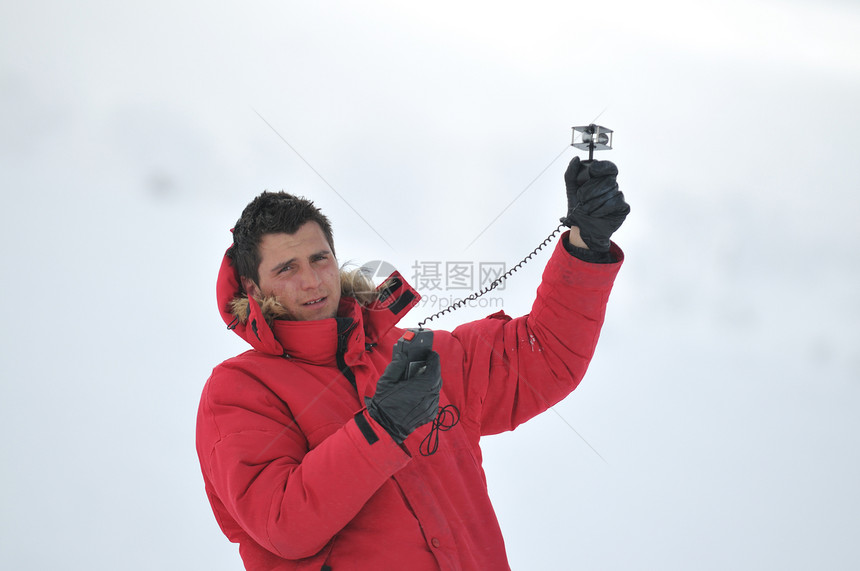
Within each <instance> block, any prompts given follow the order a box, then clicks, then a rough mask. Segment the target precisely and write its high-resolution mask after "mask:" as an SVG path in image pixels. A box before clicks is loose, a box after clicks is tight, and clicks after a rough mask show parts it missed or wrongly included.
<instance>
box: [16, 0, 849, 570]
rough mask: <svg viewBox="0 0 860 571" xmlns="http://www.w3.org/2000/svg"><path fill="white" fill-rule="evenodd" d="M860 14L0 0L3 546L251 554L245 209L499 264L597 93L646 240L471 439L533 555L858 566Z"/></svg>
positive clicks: (520, 285)
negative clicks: (240, 329)
mask: <svg viewBox="0 0 860 571" xmlns="http://www.w3.org/2000/svg"><path fill="white" fill-rule="evenodd" d="M858 29H860V7H858V6H857V4H855V3H854V2H851V1H849V0H843V1H839V0H829V1H826V0H825V1H822V0H819V1H815V2H813V1H801V0H783V1H775V0H772V1H768V2H750V1H740V0H722V1H720V2H682V1H669V0H654V1H651V2H646V3H640V2H634V1H616V2H612V1H610V2H587V3H586V2H580V3H571V2H566V3H562V2H549V1H545V0H538V1H534V2H530V3H528V5H526V4H525V3H515V2H451V1H447V0H443V1H440V2H435V3H433V4H427V5H415V4H412V3H403V2H394V1H382V0H369V1H366V2H361V3H348V2H318V3H313V4H311V3H307V2H294V1H283V2H248V3H239V2H205V3H204V2H190V1H187V0H180V1H174V2H166V1H163V0H151V1H149V2H146V3H116V2H107V1H94V0H86V1H80V2H59V1H39V0H35V1H31V2H14V3H13V2H11V1H9V0H7V1H5V2H3V3H2V7H0V192H1V193H2V195H0V196H2V198H0V213H2V220H3V222H2V224H0V244H2V246H0V248H2V262H3V263H2V268H0V272H2V280H0V287H2V291H3V297H4V299H6V304H7V307H6V309H5V311H4V312H3V316H4V323H5V326H4V327H3V328H2V333H0V383H2V384H0V387H2V395H0V429H2V435H3V438H2V443H0V462H2V465H0V470H2V472H0V568H3V569H10V570H11V569H15V570H18V569H23V570H30V569H32V570H41V569H82V570H112V569H127V570H144V569H145V570H150V569H207V570H236V569H241V563H240V560H239V557H238V554H237V550H236V548H235V546H233V545H232V544H230V543H229V542H227V540H226V539H225V538H224V537H223V536H222V535H221V533H220V531H219V530H218V528H217V525H216V523H215V520H214V518H213V517H212V514H211V511H210V509H209V506H208V503H207V501H206V498H205V495H204V493H203V484H202V479H201V476H200V474H199V467H198V464H197V458H196V454H195V450H194V423H195V415H196V408H197V401H198V398H199V394H200V390H201V388H202V386H203V383H204V382H205V380H206V378H207V376H208V374H209V372H210V370H211V368H212V367H213V366H214V365H216V364H217V363H218V362H220V361H221V360H223V359H225V358H227V357H230V356H232V355H233V354H235V353H237V352H239V351H240V350H243V349H244V346H243V345H242V343H241V341H239V340H238V338H235V336H234V335H232V334H231V333H229V332H227V331H226V330H225V328H224V326H223V323H222V322H221V320H220V318H219V316H218V314H217V311H216V306H215V300H214V280H215V275H216V271H217V268H218V264H219V262H220V259H221V256H222V254H223V252H224V249H225V248H226V247H227V246H228V245H229V241H230V234H229V232H228V229H229V228H231V227H232V225H233V223H234V222H235V220H236V218H237V217H238V215H239V213H240V212H241V209H242V208H243V207H244V205H245V204H246V203H247V202H248V201H249V200H250V199H251V198H252V197H253V196H255V195H256V194H257V193H259V192H260V191H262V190H264V189H270V190H280V189H284V190H287V191H291V192H294V193H297V194H302V195H305V196H308V197H310V198H312V199H313V200H315V201H316V203H317V204H318V205H319V206H321V207H322V208H323V210H324V211H325V212H326V213H327V214H328V215H329V216H330V218H331V219H332V220H333V223H334V228H335V237H336V245H337V249H338V254H339V257H340V260H341V261H342V262H344V261H348V260H351V261H353V262H355V263H359V264H360V263H363V262H366V261H368V260H374V259H382V260H386V261H388V262H390V263H392V264H394V265H395V266H396V267H398V268H399V269H401V271H403V272H404V273H405V274H407V276H409V275H410V274H411V267H412V265H413V264H414V263H415V262H416V261H441V262H445V261H469V262H473V263H479V262H497V261H505V262H507V263H508V265H509V266H510V264H511V263H513V262H516V261H518V260H519V259H521V258H522V257H523V256H524V255H525V254H526V253H528V252H529V251H530V250H531V249H532V248H534V246H535V245H537V243H538V242H540V241H541V240H542V239H543V238H544V237H545V236H546V235H547V234H549V233H550V232H551V231H552V229H553V228H554V227H555V226H556V224H557V219H558V217H559V216H561V215H562V214H563V213H564V208H565V199H564V190H563V184H562V173H563V172H564V168H565V165H566V163H567V161H568V160H570V158H571V157H572V156H573V155H574V150H573V149H570V148H569V147H568V148H567V150H565V148H566V146H567V145H568V143H569V137H570V127H571V126H572V125H578V124H584V123H588V122H590V121H592V120H593V119H594V118H595V117H597V116H598V115H600V118H599V120H598V122H599V123H601V124H604V125H606V126H607V127H610V128H612V129H615V131H616V134H615V146H616V148H615V150H613V151H611V152H609V153H606V154H605V155H602V156H600V157H599V158H607V159H611V160H613V161H615V162H616V163H617V164H618V165H619V168H620V170H621V175H620V176H619V181H620V183H621V185H622V189H623V190H624V192H625V194H626V196H627V198H628V200H629V202H630V204H631V205H632V208H633V211H632V214H631V216H630V217H629V219H628V221H627V223H626V224H625V225H624V226H623V228H622V229H621V230H620V231H619V232H618V234H617V235H616V240H617V242H618V243H619V244H620V245H621V246H622V247H623V248H624V250H625V252H626V254H627V262H626V264H625V266H624V267H623V269H622V271H621V273H620V275H619V278H618V280H617V286H616V289H615V291H614V293H613V297H612V299H611V303H610V308H609V313H608V316H607V320H606V325H605V328H604V334H603V337H602V339H601V342H600V345H599V347H598V353H597V356H596V358H595V360H594V362H593V365H592V368H591V369H590V371H589V374H588V375H587V377H586V379H585V381H584V382H583V384H582V385H581V387H580V388H579V389H578V390H577V391H576V392H575V393H574V394H573V395H572V396H571V397H570V398H568V399H567V400H565V401H564V402H563V403H561V404H560V405H558V406H557V407H555V409H554V412H552V411H551V412H548V413H546V414H545V415H543V416H541V417H539V418H537V419H535V420H534V421H532V422H531V423H529V424H527V425H525V426H523V427H522V428H521V429H520V430H518V431H516V432H515V433H512V434H506V435H501V436H497V437H493V438H490V439H486V440H485V442H484V451H485V456H486V461H485V469H486V471H487V475H488V479H489V485H490V492H491V495H492V498H493V501H494V503H495V506H496V508H497V511H498V515H499V518H500V520H501V524H502V529H503V531H504V533H505V537H506V541H507V544H508V551H509V557H510V561H511V565H512V567H513V568H514V569H517V570H523V569H537V568H541V567H551V568H561V569H568V568H574V567H576V568H578V569H589V570H592V569H593V570H627V569H661V570H688V569H707V570H711V569H713V570H722V569H783V570H785V569H797V570H800V569H857V568H858V567H860V542H858V541H857V538H858V536H860V485H858V482H860V457H859V456H860V415H859V414H858V409H860V351H858V335H857V333H856V329H857V325H858V323H860V301H858V299H860V298H858V293H857V292H858V291H860V278H858V272H860V266H858V262H860V257H859V256H858V253H857V249H858V246H860V224H858V216H857V212H858V209H860V168H858V165H860V160H858V159H860V157H858V150H860V135H858V133H860V106H858V101H860V39H858V38H860V36H858V34H857V30H858ZM267 123H268V124H267ZM285 141H286V142H288V143H289V145H292V146H293V147H294V148H295V151H297V152H298V154H297V152H294V151H293V150H292V149H291V148H290V146H289V145H288V144H286V143H285ZM563 151H564V153H563V154H562V155H561V156H559V153H562V152H563ZM299 154H300V155H301V157H303V158H304V161H307V163H309V164H310V165H312V167H313V169H315V170H316V171H317V172H318V173H319V174H320V175H322V177H324V179H325V181H327V182H324V181H323V180H321V178H320V177H319V176H317V174H316V173H315V172H314V170H312V169H311V168H310V167H309V166H308V164H306V163H305V162H304V161H303V160H302V158H300V157H299ZM557 157H558V158H557ZM556 158H557V159H556ZM554 159H556V160H555V161H554V162H553V160H554ZM549 164H551V166H550V168H549V169H548V170H547V171H546V172H545V173H544V174H543V175H542V176H541V177H540V178H538V179H537V181H536V182H534V184H532V185H531V186H528V185H529V183H530V182H532V181H533V179H535V177H536V176H537V175H538V174H539V173H540V172H541V171H542V170H543V169H544V168H545V167H547V165H549ZM527 187H528V188H527ZM526 188H527V190H525V192H523V190H524V189H526ZM518 196H519V198H518V199H517V200H516V201H514V199H515V198H516V197H518ZM512 201H514V202H513V204H511V203H512ZM509 205H510V208H508V209H507V210H505V211H504V214H502V215H501V216H499V217H498V219H496V220H495V222H493V220H494V219H495V218H496V217H497V216H498V215H499V213H500V212H502V211H503V210H504V209H505V207H507V206H509ZM353 209H354V210H353ZM355 211H357V212H358V213H359V214H360V215H361V217H363V218H364V220H366V223H365V222H364V221H362V220H361V219H360V218H359V217H358V216H356V214H355ZM482 232H483V233H482ZM479 235H480V237H479V238H478V239H477V240H475V238H476V237H478V236H479ZM473 241H474V243H472V245H471V246H469V247H468V248H467V247H466V246H467V245H468V244H470V243H471V242H473ZM545 261H546V255H542V256H541V257H539V258H538V259H536V260H534V261H532V262H531V263H530V265H529V266H527V267H526V269H524V270H523V271H522V272H520V273H518V274H517V276H516V277H515V278H512V280H511V281H510V282H509V284H508V285H507V287H506V289H505V290H504V291H503V292H499V295H496V292H494V293H493V296H495V297H498V298H499V299H500V300H501V301H498V302H495V303H503V306H502V307H503V309H504V310H505V311H506V312H507V313H509V314H512V315H519V314H522V313H525V312H527V311H528V308H529V307H530V303H531V300H532V297H533V294H534V290H535V287H536V286H537V283H538V281H539V276H540V271H541V269H542V267H543V265H544V263H545ZM452 293H454V292H452ZM496 309H497V307H494V308H491V309H482V308H474V309H466V310H462V311H460V312H457V313H456V314H454V316H452V317H450V318H448V317H446V318H445V319H442V320H439V321H436V322H434V323H433V326H435V327H438V328H449V327H453V326H454V325H455V324H457V323H459V322H462V321H465V320H469V319H474V318H478V317H481V316H483V315H485V314H487V313H491V312H493V311H495V310H496ZM429 313H431V311H430V307H423V308H422V307H419V308H416V310H414V311H413V313H412V314H411V315H410V316H409V317H408V318H407V319H406V320H404V322H403V323H402V324H403V325H408V326H413V325H414V324H415V323H416V322H417V321H418V320H419V319H420V318H421V317H424V316H425V315H427V314H429ZM595 451H597V453H599V455H598V454H597V453H595Z"/></svg>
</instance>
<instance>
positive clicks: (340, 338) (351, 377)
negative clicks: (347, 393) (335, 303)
mask: <svg viewBox="0 0 860 571" xmlns="http://www.w3.org/2000/svg"><path fill="white" fill-rule="evenodd" d="M349 322H350V323H349V324H348V325H347V323H346V322H342V321H341V320H340V319H338V333H337V353H336V358H337V368H338V369H340V372H341V374H343V376H344V377H346V380H348V381H349V383H350V384H351V385H352V387H353V388H354V389H355V390H356V391H357V390H358V385H356V383H355V374H354V373H353V372H352V369H350V368H349V366H347V364H346V351H347V349H348V348H349V334H350V333H352V330H353V329H355V328H356V326H357V325H358V324H357V323H355V322H354V321H352V320H351V319H350V320H349ZM342 323H343V325H347V327H346V328H345V329H344V330H342V331H341V324H342Z"/></svg>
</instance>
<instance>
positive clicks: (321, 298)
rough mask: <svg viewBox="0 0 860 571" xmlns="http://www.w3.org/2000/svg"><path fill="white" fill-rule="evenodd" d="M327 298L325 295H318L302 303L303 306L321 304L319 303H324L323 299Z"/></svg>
mask: <svg viewBox="0 0 860 571" xmlns="http://www.w3.org/2000/svg"><path fill="white" fill-rule="evenodd" d="M327 299H328V298H327V297H320V298H318V299H312V300H310V301H308V302H306V303H303V304H302V305H304V306H305V307H313V306H315V305H321V304H323V303H325V301H326V300H327Z"/></svg>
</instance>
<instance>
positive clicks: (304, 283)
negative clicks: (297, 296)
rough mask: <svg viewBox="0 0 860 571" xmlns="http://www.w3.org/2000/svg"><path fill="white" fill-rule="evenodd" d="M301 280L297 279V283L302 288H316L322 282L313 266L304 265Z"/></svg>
mask: <svg viewBox="0 0 860 571" xmlns="http://www.w3.org/2000/svg"><path fill="white" fill-rule="evenodd" d="M300 277H301V280H300V281H299V285H300V286H301V288H302V289H308V290H310V289H316V288H318V287H319V286H320V284H321V283H322V280H321V279H320V276H319V274H318V273H317V271H316V270H315V269H314V268H313V267H310V266H308V267H306V268H304V269H303V270H302V273H301V276H300Z"/></svg>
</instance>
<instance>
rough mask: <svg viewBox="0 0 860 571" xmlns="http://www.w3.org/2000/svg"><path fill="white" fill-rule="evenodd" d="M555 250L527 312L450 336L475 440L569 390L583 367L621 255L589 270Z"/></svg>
mask: <svg viewBox="0 0 860 571" xmlns="http://www.w3.org/2000/svg"><path fill="white" fill-rule="evenodd" d="M565 240H567V233H565V234H563V235H562V237H561V241H560V242H559V243H558V244H557V245H556V248H555V251H554V252H553V254H552V256H551V258H550V260H549V262H548V263H547V266H546V268H545V270H544V273H543V278H542V280H541V284H540V286H539V287H538V290H537V296H536V299H535V302H534V304H533V305H532V310H531V312H530V313H529V314H528V315H525V316H523V317H519V318H517V319H511V318H510V317H508V316H506V315H504V313H502V312H499V313H497V314H494V315H491V316H490V317H488V318H486V319H482V320H479V321H475V322H472V323H467V324H465V325H462V326H460V327H458V328H456V329H455V330H454V331H453V332H452V334H453V336H454V338H455V339H456V340H457V341H459V344H460V345H461V347H462V351H463V357H462V367H463V378H464V385H463V387H462V393H461V395H462V397H463V398H464V399H465V407H466V414H467V415H469V416H470V419H469V420H470V421H471V422H470V424H473V425H477V426H479V430H480V434H481V435H486V434H496V433H499V432H503V431H506V430H513V429H514V428H515V427H517V426H518V425H519V424H521V423H523V422H525V421H526V420H528V419H530V418H532V417H534V416H535V415H537V414H540V413H541V412H543V411H545V410H547V409H548V408H549V407H551V406H553V405H555V404H556V403H558V402H559V401H561V400H562V399H564V397H566V396H567V395H568V394H570V393H571V391H573V390H574V389H575V388H576V387H577V385H578V384H579V382H580V381H581V380H582V377H583V376H584V375H585V371H586V369H587V368H588V364H589V362H590V361H591V357H592V355H593V354H594V350H595V347H596V346H597V339H598V336H599V335H600V329H601V327H602V325H603V319H604V316H605V311H606V303H607V300H608V299H609V293H610V291H611V289H612V284H613V282H614V280H615V276H616V274H617V273H618V270H619V268H620V266H621V263H622V262H623V258H624V254H623V253H622V252H621V250H620V249H619V248H618V246H616V245H615V244H613V245H612V252H613V254H614V255H615V257H616V259H617V260H618V261H617V262H616V263H604V264H593V263H588V262H585V261H583V260H580V259H577V258H576V257H574V256H572V255H571V254H570V253H568V252H567V251H565V248H564V247H563V241H565Z"/></svg>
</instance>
